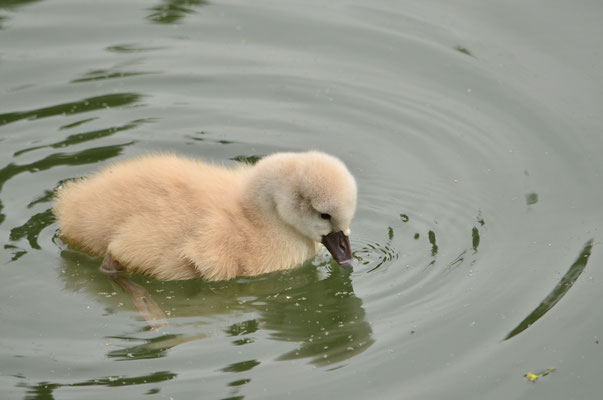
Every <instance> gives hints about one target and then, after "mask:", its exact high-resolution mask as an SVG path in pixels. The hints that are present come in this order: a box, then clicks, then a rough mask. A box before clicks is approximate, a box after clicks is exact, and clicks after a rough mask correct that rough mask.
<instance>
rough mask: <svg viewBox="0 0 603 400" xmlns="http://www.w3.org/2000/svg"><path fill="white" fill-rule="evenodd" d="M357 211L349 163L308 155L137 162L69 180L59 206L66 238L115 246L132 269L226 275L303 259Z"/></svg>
mask: <svg viewBox="0 0 603 400" xmlns="http://www.w3.org/2000/svg"><path fill="white" fill-rule="evenodd" d="M355 207H356V184H355V181H354V178H353V177H352V176H351V174H350V173H349V172H348V170H347V168H346V167H345V166H344V165H343V163H341V161H339V160H338V159H336V158H334V157H332V156H329V155H326V154H324V153H320V152H306V153H277V154H274V155H271V156H268V157H266V158H264V159H262V160H261V161H259V162H258V163H257V164H256V165H254V166H250V165H238V166H234V167H230V168H228V167H222V166H216V165H212V164H207V163H204V162H201V161H196V160H191V159H187V158H183V157H179V156H174V155H150V156H144V157H140V158H135V159H132V160H129V161H125V162H122V163H118V164H115V165H112V166H109V167H107V168H105V169H103V170H101V171H100V172H98V173H97V174H95V175H92V176H90V177H87V178H82V179H79V180H76V181H71V182H68V183H66V184H65V185H64V186H63V187H61V188H60V189H59V190H58V191H57V194H56V198H55V206H54V212H55V214H56V216H57V220H58V222H59V226H60V231H61V235H62V237H63V238H64V239H65V240H66V241H67V242H69V243H72V244H75V245H77V246H79V247H81V248H83V249H84V250H86V251H88V252H90V253H92V254H94V255H98V256H103V255H105V254H106V253H107V252H108V253H110V255H111V256H112V257H113V259H115V260H116V261H118V262H119V264H120V265H121V267H122V268H123V269H125V270H126V271H127V272H131V273H142V274H148V275H153V276H156V277H158V278H160V279H188V278H194V277H203V278H205V279H208V280H223V279H231V278H234V277H236V276H252V275H258V274H263V273H267V272H272V271H275V270H280V269H288V268H293V267H295V266H297V265H299V264H301V263H303V262H304V261H305V260H307V259H308V258H311V257H312V256H314V255H315V254H316V252H317V251H318V250H319V249H320V244H319V242H320V241H321V238H322V237H323V236H324V235H327V234H328V233H330V232H336V231H343V232H345V233H346V234H347V233H348V232H349V225H350V223H351V220H352V217H353V214H354V211H355ZM326 213H328V215H329V218H330V219H328V220H325V219H324V216H325V214H326ZM321 214H323V218H321Z"/></svg>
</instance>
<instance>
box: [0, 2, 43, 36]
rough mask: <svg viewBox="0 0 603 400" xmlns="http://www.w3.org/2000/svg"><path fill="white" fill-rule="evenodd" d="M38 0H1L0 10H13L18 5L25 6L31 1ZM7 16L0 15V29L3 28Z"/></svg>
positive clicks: (7, 18)
mask: <svg viewBox="0 0 603 400" xmlns="http://www.w3.org/2000/svg"><path fill="white" fill-rule="evenodd" d="M39 1H40V0H9V1H1V2H0V11H4V10H9V11H13V12H14V11H15V9H17V8H19V7H23V6H26V5H28V4H31V3H37V2H39ZM8 20H9V17H7V16H6V15H0V30H1V29H4V22H5V21H8Z"/></svg>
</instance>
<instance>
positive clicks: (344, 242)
mask: <svg viewBox="0 0 603 400" xmlns="http://www.w3.org/2000/svg"><path fill="white" fill-rule="evenodd" d="M322 244H324V245H325V247H326V248H327V250H329V253H331V255H332V256H333V258H334V259H335V261H337V263H338V264H339V265H341V266H342V267H344V268H352V266H353V262H352V260H353V259H354V258H353V257H352V248H351V247H350V239H349V238H348V237H347V236H346V235H345V233H343V232H342V231H339V232H331V233H329V234H328V235H325V236H323V237H322Z"/></svg>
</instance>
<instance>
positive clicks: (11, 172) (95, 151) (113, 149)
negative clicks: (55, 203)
mask: <svg viewBox="0 0 603 400" xmlns="http://www.w3.org/2000/svg"><path fill="white" fill-rule="evenodd" d="M132 144H134V142H128V143H123V144H118V145H113V146H104V147H95V148H90V149H86V150H82V151H78V152H74V153H55V154H51V155H49V156H47V157H45V158H43V159H41V160H38V161H34V162H32V163H29V164H21V165H18V164H13V163H10V164H8V165H6V166H5V167H3V168H0V191H2V187H3V186H4V184H5V183H6V182H7V181H8V180H9V179H11V178H13V177H14V176H16V175H18V174H21V173H23V172H31V173H34V172H38V171H44V170H47V169H50V168H53V167H56V166H65V165H82V164H91V163H97V162H99V161H102V160H107V159H110V158H113V157H117V156H118V155H119V154H121V152H122V151H123V148H124V147H126V146H129V145H132ZM44 196H46V192H45V195H43V196H42V198H45V199H46V200H50V199H49V198H48V197H44ZM38 199H39V198H38ZM3 208H4V206H3V204H2V201H0V223H2V222H3V221H4V219H5V215H4V214H3V213H2V210H3ZM32 218H33V220H32V219H30V221H32V223H31V224H30V225H27V223H26V225H24V226H22V227H19V228H15V229H17V231H18V232H19V233H17V234H16V235H17V236H18V237H19V238H20V237H25V236H27V237H28V238H33V237H34V236H35V237H37V235H38V234H39V233H40V231H41V230H42V229H43V228H44V227H45V226H47V225H48V224H47V223H46V222H48V221H49V218H50V216H49V215H48V210H47V211H46V212H45V213H42V214H41V215H37V216H34V217H32ZM39 222H43V223H39ZM45 223H46V225H44V224H45ZM32 243H35V241H30V244H32ZM32 247H33V245H32ZM34 248H36V247H34Z"/></svg>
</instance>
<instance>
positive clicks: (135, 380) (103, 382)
mask: <svg viewBox="0 0 603 400" xmlns="http://www.w3.org/2000/svg"><path fill="white" fill-rule="evenodd" d="M176 376H177V375H176V374H174V373H172V372H169V371H159V372H153V373H151V374H148V375H140V376H134V377H123V376H106V377H102V378H95V379H89V380H86V381H82V382H75V383H53V382H38V383H36V384H33V385H28V384H27V383H23V382H22V383H19V384H18V385H17V387H21V388H26V389H27V393H26V395H25V397H24V399H25V400H54V399H55V393H54V392H55V391H56V390H57V389H61V388H75V387H86V386H104V387H123V386H132V385H148V384H153V383H161V382H165V381H169V380H172V379H174V378H176Z"/></svg>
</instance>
